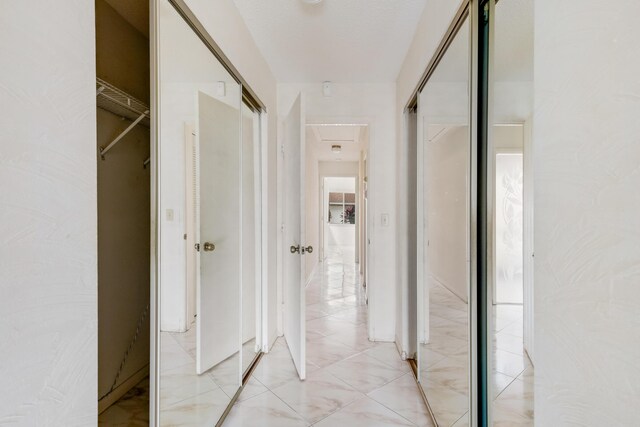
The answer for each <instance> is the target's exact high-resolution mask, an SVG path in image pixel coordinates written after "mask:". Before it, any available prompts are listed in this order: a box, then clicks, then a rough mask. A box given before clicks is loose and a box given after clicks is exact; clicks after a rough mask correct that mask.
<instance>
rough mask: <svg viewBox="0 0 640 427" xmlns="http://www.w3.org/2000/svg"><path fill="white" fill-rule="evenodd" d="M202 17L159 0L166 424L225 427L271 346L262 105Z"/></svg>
mask: <svg viewBox="0 0 640 427" xmlns="http://www.w3.org/2000/svg"><path fill="white" fill-rule="evenodd" d="M192 18H193V16H192V15H191V14H190V11H188V9H186V6H184V4H182V3H180V2H177V3H175V2H170V1H168V0H158V15H157V19H158V22H157V28H158V35H157V36H158V67H159V68H158V70H157V71H158V76H159V82H158V111H157V114H158V115H157V117H158V151H159V165H158V171H159V172H158V174H159V182H158V189H159V191H158V192H159V206H158V209H159V211H160V215H159V224H158V226H159V228H160V243H159V251H160V273H159V310H158V323H159V325H158V328H159V333H158V335H159V346H158V347H159V355H158V365H159V378H157V379H156V381H157V383H158V387H157V390H159V392H158V394H159V396H158V398H157V400H156V404H157V405H158V411H157V413H158V417H159V425H166V426H169V425H178V424H189V425H216V424H217V423H218V422H219V420H220V419H221V417H224V414H225V413H226V412H225V411H226V410H227V409H228V407H229V406H230V405H231V404H233V402H234V401H235V399H236V398H237V396H238V394H239V392H240V391H241V389H242V386H243V377H244V374H245V373H246V372H247V371H248V370H250V368H251V366H252V364H253V363H254V362H255V360H256V358H257V355H259V354H260V350H261V345H262V343H261V339H260V331H261V325H260V319H261V310H260V307H261V304H260V301H261V298H262V295H261V287H260V283H261V281H260V277H261V274H260V272H261V265H260V258H261V257H260V247H261V240H260V235H261V228H260V227H261V222H260V219H261V208H260V200H261V199H260V191H259V189H260V181H259V179H260V173H259V170H260V169H259V166H260V144H259V135H260V132H259V124H260V120H259V118H260V112H259V110H258V109H256V108H253V107H251V106H250V104H249V103H248V102H247V103H245V102H243V88H242V85H241V84H240V83H238V79H237V78H236V77H235V76H233V75H232V74H230V73H229V71H228V67H227V66H225V65H224V64H223V63H222V62H221V61H220V60H219V59H218V58H217V57H216V55H214V53H213V52H212V50H211V49H210V45H209V44H205V43H204V42H203V38H205V39H206V37H203V34H202V33H200V34H197V33H196V30H194V28H198V26H197V25H195V26H194V25H191V24H193V21H192ZM193 19H195V18H193ZM198 31H202V30H201V29H200V30H198Z"/></svg>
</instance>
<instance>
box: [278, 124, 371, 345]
mask: <svg viewBox="0 0 640 427" xmlns="http://www.w3.org/2000/svg"><path fill="white" fill-rule="evenodd" d="M283 118H284V115H279V117H278V156H277V157H278V162H277V167H276V170H277V184H276V185H277V189H278V190H277V194H276V206H277V222H276V223H277V224H278V228H279V232H278V233H277V236H278V237H277V241H276V248H277V249H276V250H277V255H278V260H277V265H276V268H277V274H276V276H277V292H278V305H279V307H278V328H277V335H278V336H280V337H281V336H283V316H282V312H283V310H284V304H283V294H284V292H283V290H284V289H283V272H284V257H285V256H287V255H288V253H287V251H286V250H288V247H287V246H286V245H285V244H284V243H283V236H282V235H283V231H284V229H283V197H282V196H283V191H284V181H283V176H282V174H283V167H284V163H283V160H284V157H283V154H284V153H283V147H284V146H283V140H282V135H283V131H282V130H283V129H282V125H283ZM327 124H332V125H353V124H358V125H361V126H367V128H368V130H369V137H368V144H367V149H366V153H367V154H366V156H365V158H366V169H365V170H364V173H365V176H366V177H367V212H366V216H367V217H366V218H364V220H365V225H366V227H367V228H366V230H365V234H366V236H367V239H370V237H371V236H373V230H372V224H373V223H374V218H373V214H372V212H373V211H374V197H372V194H371V192H370V191H369V189H370V188H371V187H372V182H375V179H374V177H373V176H372V173H371V164H372V159H373V158H374V155H375V154H374V151H375V150H373V147H372V144H371V141H374V140H375V132H376V127H375V120H374V119H373V118H371V117H368V116H314V115H307V116H306V122H305V125H327ZM336 176H337V175H336ZM319 181H320V182H322V176H320V177H319ZM357 184H358V182H357V178H356V185H357ZM356 209H357V207H356ZM285 249H286V250H285ZM360 256H362V255H360ZM365 256H366V259H365V265H366V266H367V267H366V268H367V269H368V266H369V265H372V264H373V262H374V261H375V250H374V249H373V246H372V245H371V243H370V242H369V240H368V241H367V248H366V254H365ZM366 277H367V278H368V277H369V275H368V274H366ZM367 300H368V304H367V319H368V321H367V335H368V336H369V337H373V336H375V334H374V327H373V325H374V322H372V321H371V319H372V318H373V317H372V316H374V313H375V312H376V305H375V303H376V300H375V286H370V280H368V282H367ZM270 344H273V343H270Z"/></svg>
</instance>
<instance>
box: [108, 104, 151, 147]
mask: <svg viewBox="0 0 640 427" xmlns="http://www.w3.org/2000/svg"><path fill="white" fill-rule="evenodd" d="M147 114H149V110H147V111H145V112H144V113H142V114H141V115H140V117H138V118H137V119H135V120H134V121H133V123H131V124H130V125H129V127H128V128H126V129H125V130H123V131H122V133H120V135H118V136H117V137H116V139H114V140H113V141H111V143H110V144H109V145H107V146H106V147H104V148H102V147H100V155H101V156H103V157H104V155H105V154H107V151H109V150H111V149H112V148H113V146H114V145H116V144H117V143H118V142H119V141H120V140H121V139H122V138H124V136H125V135H126V134H128V133H129V131H130V130H131V129H133V128H134V127H136V125H137V124H138V123H140V122H141V121H142V119H144V118H145V117H147Z"/></svg>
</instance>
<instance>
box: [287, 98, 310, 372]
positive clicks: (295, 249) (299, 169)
mask: <svg viewBox="0 0 640 427" xmlns="http://www.w3.org/2000/svg"><path fill="white" fill-rule="evenodd" d="M304 122H305V117H304V100H303V97H302V94H300V95H298V97H297V98H296V101H295V102H294V103H293V106H292V107H291V111H290V112H289V115H288V116H287V117H286V119H285V121H284V126H283V127H284V142H283V143H284V150H283V151H284V184H283V187H284V194H283V203H284V205H283V206H284V214H283V219H284V235H283V242H284V245H283V247H284V254H283V256H284V260H283V264H284V265H283V267H284V274H283V279H284V283H283V293H284V313H283V323H284V337H285V340H286V341H287V345H288V346H289V351H290V352H291V357H292V358H293V363H294V364H295V366H296V369H297V370H298V375H299V376H300V379H302V380H303V379H305V376H306V368H305V365H306V355H305V352H306V349H305V342H306V341H305V295H304V287H305V283H304V273H303V272H304V271H305V257H306V256H307V255H308V254H309V247H305V208H304V206H305V195H304V188H305V176H304V174H305V168H304V165H305V138H304V137H305V129H304V126H305V123H304Z"/></svg>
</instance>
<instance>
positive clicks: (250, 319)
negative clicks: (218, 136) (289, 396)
mask: <svg viewBox="0 0 640 427" xmlns="http://www.w3.org/2000/svg"><path fill="white" fill-rule="evenodd" d="M259 137H260V115H259V113H258V112H254V111H253V110H252V109H251V108H250V107H249V106H247V104H245V103H243V104H242V372H243V374H245V373H246V372H247V370H248V369H249V368H250V366H251V364H252V363H253V362H254V360H255V358H256V355H257V354H259V353H260V351H261V346H262V343H261V340H260V330H261V326H260V320H261V311H260V307H261V304H260V301H261V298H262V294H261V292H260V283H261V277H260V253H261V252H260V248H261V239H260V236H261V225H262V223H261V218H260V209H259V207H260V192H259V189H260V174H259V173H258V172H257V171H260V138H259Z"/></svg>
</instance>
